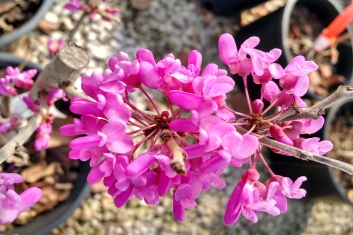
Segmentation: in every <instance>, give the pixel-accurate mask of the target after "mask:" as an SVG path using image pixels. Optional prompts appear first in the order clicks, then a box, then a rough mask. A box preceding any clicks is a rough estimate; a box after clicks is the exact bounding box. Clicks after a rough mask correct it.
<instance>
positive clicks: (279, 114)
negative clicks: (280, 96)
mask: <svg viewBox="0 0 353 235" xmlns="http://www.w3.org/2000/svg"><path fill="white" fill-rule="evenodd" d="M282 113H283V109H281V110H280V111H279V112H278V113H276V114H275V115H274V116H272V117H270V118H269V119H265V120H266V121H268V122H270V121H272V120H275V119H276V118H278V117H279V116H281V114H282Z"/></svg>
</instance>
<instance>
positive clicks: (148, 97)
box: [139, 86, 161, 115]
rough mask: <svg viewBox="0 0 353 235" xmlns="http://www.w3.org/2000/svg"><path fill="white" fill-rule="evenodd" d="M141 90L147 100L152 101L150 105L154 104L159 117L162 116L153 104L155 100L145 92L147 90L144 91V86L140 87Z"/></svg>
mask: <svg viewBox="0 0 353 235" xmlns="http://www.w3.org/2000/svg"><path fill="white" fill-rule="evenodd" d="M139 88H140V90H141V91H142V93H143V94H144V95H145V96H146V97H147V99H148V100H149V101H150V103H151V104H152V106H153V108H154V109H155V110H156V112H157V113H158V115H161V113H160V112H159V110H158V108H157V106H156V104H155V103H154V102H153V100H152V99H151V97H150V96H149V95H148V94H147V92H146V91H145V89H143V87H142V86H140V87H139Z"/></svg>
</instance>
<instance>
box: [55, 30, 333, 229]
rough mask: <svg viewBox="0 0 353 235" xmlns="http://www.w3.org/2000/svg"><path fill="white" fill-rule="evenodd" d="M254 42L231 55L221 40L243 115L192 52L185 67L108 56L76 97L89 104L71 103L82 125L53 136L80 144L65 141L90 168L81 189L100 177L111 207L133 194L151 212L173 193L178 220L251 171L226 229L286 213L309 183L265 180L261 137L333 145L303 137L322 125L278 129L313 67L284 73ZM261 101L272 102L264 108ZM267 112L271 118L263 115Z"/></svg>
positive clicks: (319, 149) (229, 40) (227, 80)
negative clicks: (252, 94)
mask: <svg viewBox="0 0 353 235" xmlns="http://www.w3.org/2000/svg"><path fill="white" fill-rule="evenodd" d="M259 41H260V40H259V38H257V37H251V38H249V39H248V40H246V41H245V42H244V43H243V44H242V45H241V47H240V49H239V50H238V49H237V47H236V44H235V41H234V39H233V37H232V36H231V35H230V34H223V35H222V36H221V37H220V39H219V54H220V58H221V60H222V61H223V62H224V63H225V64H226V65H228V66H229V69H230V72H231V73H232V74H239V75H240V76H242V77H243V82H244V85H245V92H246V96H247V100H248V106H249V110H250V112H249V113H247V114H245V113H240V112H237V111H235V110H232V109H231V108H229V107H228V106H227V104H226V94H227V93H228V92H230V91H231V90H233V88H234V85H235V82H234V81H233V79H232V78H231V77H229V76H227V72H226V71H225V70H223V69H219V68H218V66H217V65H216V64H209V65H207V66H206V67H205V68H204V69H203V70H202V69H201V62H202V56H201V54H200V53H199V52H197V51H195V50H194V51H191V52H190V54H189V58H188V64H187V66H186V67H184V66H182V65H181V62H180V60H178V59H176V58H175V57H174V55H172V54H169V55H167V56H166V57H164V58H163V59H162V60H160V61H158V62H156V61H155V59H154V57H153V54H152V52H151V51H149V50H147V49H139V50H138V51H137V53H136V59H135V60H130V59H129V57H128V56H127V54H126V53H124V52H120V53H119V54H118V56H116V57H112V58H110V60H109V61H108V67H109V69H107V70H105V71H104V72H103V73H102V74H101V73H98V72H94V73H93V74H91V75H85V76H83V77H82V89H83V91H84V92H85V93H86V94H87V95H88V96H89V97H90V98H91V99H84V98H81V97H75V98H73V99H72V100H71V105H70V110H71V111H72V112H73V113H75V114H79V115H81V118H76V119H74V123H73V124H68V125H65V126H63V127H61V129H60V131H61V133H62V134H63V135H66V136H74V135H80V136H81V137H78V138H76V139H74V140H72V141H71V143H70V147H71V151H70V153H69V157H70V158H72V159H80V160H82V161H87V160H90V165H91V167H92V170H91V172H90V174H89V176H88V181H89V182H90V183H91V184H95V183H97V182H98V181H100V180H102V179H103V182H104V185H105V186H107V187H108V193H109V194H110V195H111V196H113V197H114V198H115V199H114V202H115V205H116V206H117V207H121V206H123V205H125V203H126V202H127V201H128V200H130V199H131V198H132V197H133V196H136V197H137V198H138V199H139V200H144V201H145V202H146V203H147V204H152V205H156V204H158V203H159V199H160V197H163V196H166V194H167V193H168V191H169V190H172V192H173V214H174V217H175V218H176V219H177V220H178V221H183V220H184V219H185V210H186V209H192V208H194V207H195V206H197V203H196V201H195V200H196V199H197V197H198V196H199V195H200V193H201V191H202V190H205V191H207V190H209V189H210V187H211V186H212V187H215V188H223V187H225V185H226V184H225V181H224V180H223V179H222V178H221V174H222V172H223V171H224V170H225V168H226V167H228V166H229V165H232V166H233V167H235V168H239V167H242V166H244V167H247V168H248V170H247V171H246V172H245V173H244V174H243V176H242V178H241V180H240V182H239V183H238V184H237V186H236V187H235V189H234V192H233V194H232V195H231V197H230V199H229V202H228V205H227V208H226V211H225V216H224V221H225V223H226V224H228V225H231V224H234V223H235V222H236V221H237V219H238V217H239V215H240V214H243V215H244V216H245V217H246V218H247V219H249V220H251V221H253V222H256V221H257V214H258V212H259V211H262V212H266V213H269V214H271V215H274V216H276V215H278V214H280V213H283V212H285V211H286V209H287V201H286V198H291V199H300V198H302V197H304V196H305V194H306V191H305V190H304V189H301V188H300V186H301V183H302V182H303V181H305V180H306V177H304V176H303V177H300V178H298V179H296V180H295V182H293V181H292V180H291V179H289V178H287V177H285V176H280V175H276V174H275V173H274V172H272V171H271V169H270V168H269V167H268V165H267V163H266V161H265V159H264V157H263V156H262V154H261V150H262V147H263V145H262V144H260V141H259V139H261V138H272V139H274V140H276V141H278V142H281V143H283V144H285V145H287V146H294V147H296V148H299V149H302V150H305V151H308V152H311V153H313V154H318V155H323V154H325V153H326V152H328V151H330V150H331V149H332V144H331V142H329V141H321V142H320V140H319V138H307V139H305V138H302V137H301V136H300V135H301V134H312V133H315V132H316V131H318V130H319V129H320V128H322V126H323V124H324V119H323V118H322V117H319V118H318V119H316V120H313V119H300V120H292V121H281V117H282V115H284V114H286V113H287V112H288V111H289V110H291V109H293V107H296V106H299V107H301V108H304V107H305V106H306V105H305V103H304V102H303V100H302V98H301V97H302V96H303V95H304V94H305V93H306V91H307V89H308V86H309V78H308V74H309V73H310V72H312V71H314V70H316V69H317V65H316V64H315V63H313V62H312V61H305V58H304V57H303V56H297V57H295V58H293V59H292V61H291V62H290V63H289V64H288V66H286V68H282V67H281V66H280V65H279V64H276V63H275V61H276V60H277V59H278V58H279V56H280V54H281V51H280V50H279V49H273V50H271V51H270V52H262V51H260V50H257V49H255V46H256V45H258V43H259ZM249 75H251V76H252V79H253V81H254V82H255V83H257V84H260V85H261V86H262V89H261V93H260V94H259V98H258V99H256V100H254V101H252V100H250V98H249V95H248V90H247V82H248V81H247V79H248V76H249ZM273 78H274V79H276V80H278V82H277V83H276V82H274V81H272V79H273ZM277 84H279V86H278V85H277ZM149 90H159V91H160V92H161V93H162V94H163V95H164V99H165V101H166V103H168V108H165V109H161V108H160V106H158V104H156V102H155V101H154V100H153V98H151V96H150V95H149ZM134 92H140V93H141V94H142V95H143V96H145V98H146V99H147V100H148V101H149V103H150V105H151V107H153V111H146V110H140V109H139V108H138V107H137V105H136V104H134V102H133V100H132V97H131V95H130V94H132V93H134ZM265 101H268V102H269V103H270V105H269V106H268V107H266V108H265ZM273 107H275V108H276V110H277V112H276V113H275V114H272V115H268V111H269V110H270V109H271V108H273ZM237 127H242V128H245V130H246V133H239V131H237ZM255 134H256V135H255ZM272 150H273V151H275V152H279V153H281V154H284V155H287V156H290V154H289V153H288V152H286V151H283V150H279V149H276V148H272ZM258 161H263V162H264V164H265V165H266V167H267V168H268V171H269V173H270V175H271V176H270V178H269V179H268V180H267V181H266V182H264V183H262V182H260V181H259V176H260V175H259V173H258V171H257V170H256V164H257V162H258Z"/></svg>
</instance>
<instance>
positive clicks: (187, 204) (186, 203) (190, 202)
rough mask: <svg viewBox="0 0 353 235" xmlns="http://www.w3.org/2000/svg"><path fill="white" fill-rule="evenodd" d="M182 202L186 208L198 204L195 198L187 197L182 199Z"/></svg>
mask: <svg viewBox="0 0 353 235" xmlns="http://www.w3.org/2000/svg"><path fill="white" fill-rule="evenodd" d="M180 204H181V205H182V207H184V208H185V209H192V208H194V207H195V206H197V203H196V202H195V201H194V200H191V199H188V198H185V199H182V200H180Z"/></svg>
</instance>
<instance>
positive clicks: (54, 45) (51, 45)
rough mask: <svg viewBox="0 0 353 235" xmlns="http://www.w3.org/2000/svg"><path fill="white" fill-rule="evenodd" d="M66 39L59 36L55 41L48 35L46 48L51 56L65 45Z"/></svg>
mask: <svg viewBox="0 0 353 235" xmlns="http://www.w3.org/2000/svg"><path fill="white" fill-rule="evenodd" d="M65 42H66V39H65V38H60V39H59V40H58V41H57V42H56V41H55V39H54V38H51V37H49V38H48V40H47V49H48V51H49V53H50V56H51V57H52V58H54V57H55V54H56V53H58V52H59V51H60V49H61V48H62V47H63V46H64V45H65Z"/></svg>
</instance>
